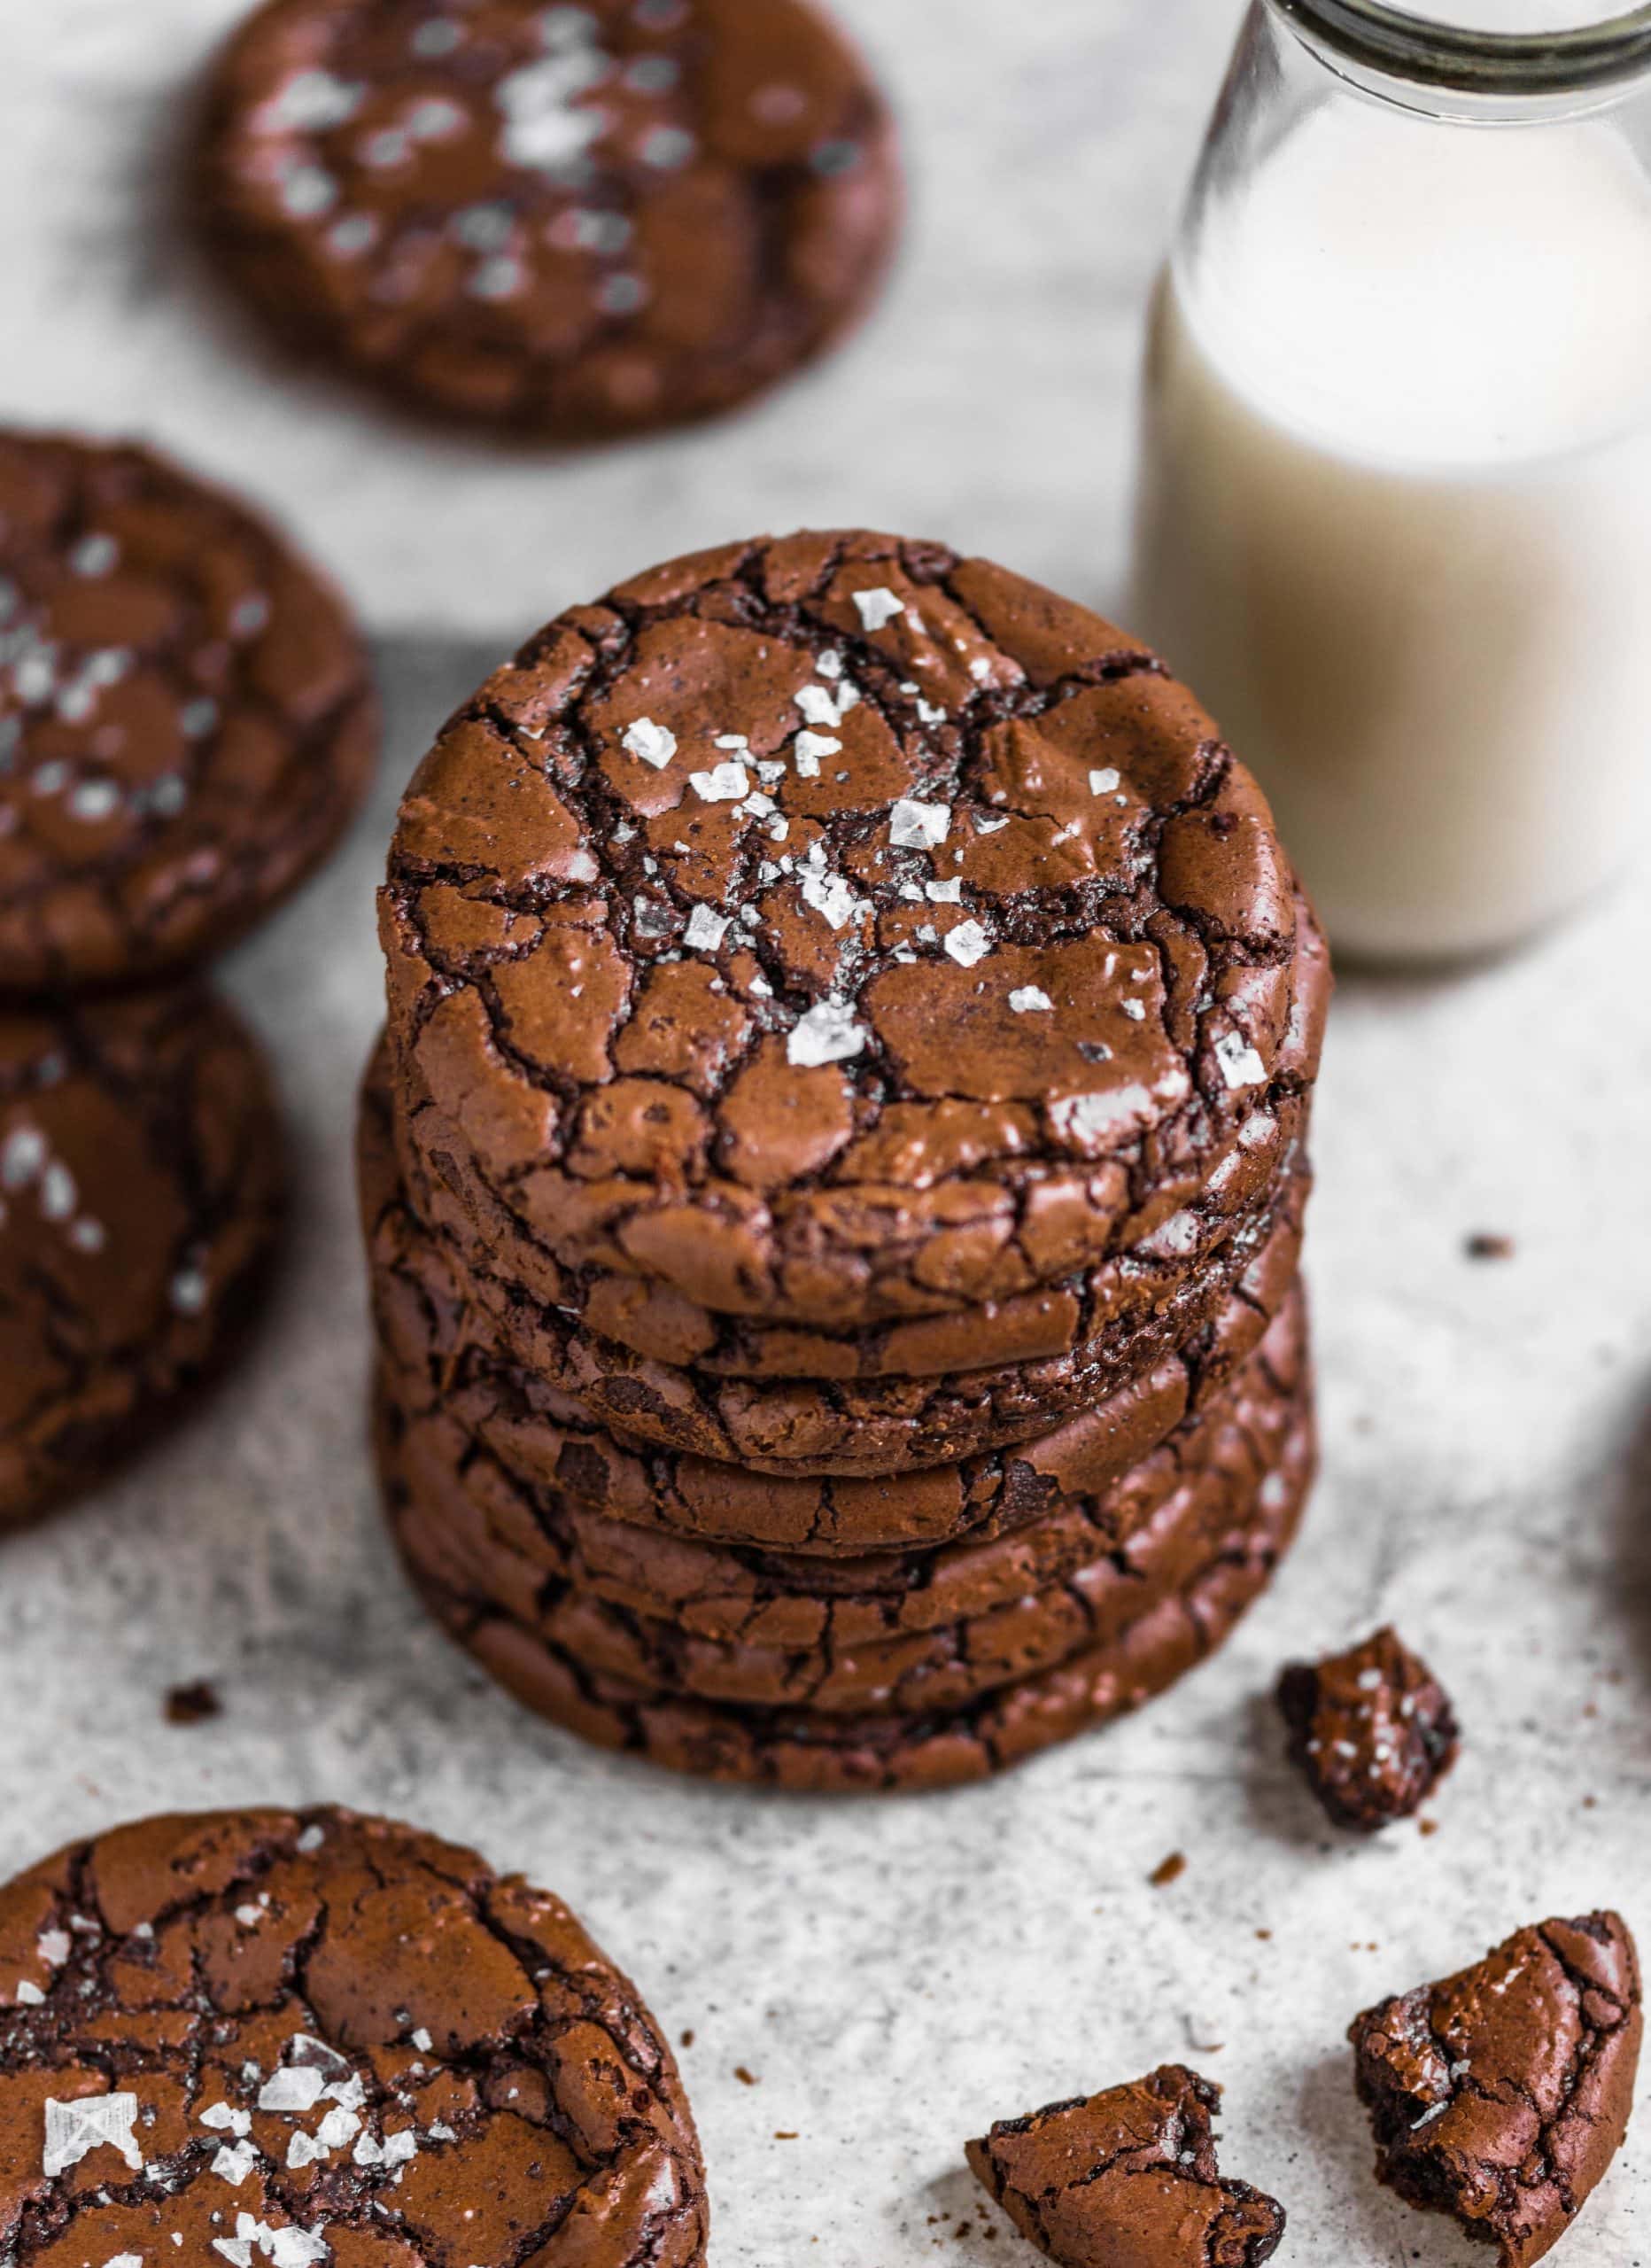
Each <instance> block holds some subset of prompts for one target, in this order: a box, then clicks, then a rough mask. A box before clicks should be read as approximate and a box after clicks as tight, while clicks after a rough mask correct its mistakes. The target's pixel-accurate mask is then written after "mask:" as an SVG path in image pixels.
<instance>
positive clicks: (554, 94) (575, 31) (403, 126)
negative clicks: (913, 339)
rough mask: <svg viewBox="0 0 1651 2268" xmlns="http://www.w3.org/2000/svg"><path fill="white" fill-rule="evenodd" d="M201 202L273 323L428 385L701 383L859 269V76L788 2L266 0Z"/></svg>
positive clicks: (876, 158)
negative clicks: (579, 3) (572, 3)
mask: <svg viewBox="0 0 1651 2268" xmlns="http://www.w3.org/2000/svg"><path fill="white" fill-rule="evenodd" d="M202 190H203V195H204V198H205V204H206V208H207V221H208V225H209V227H211V228H212V229H213V230H214V231H215V232H216V233H217V234H218V235H219V236H220V237H221V244H222V249H223V251H224V253H225V256H226V258H227V259H228V260H229V264H230V266H231V268H232V270H233V271H234V272H235V273H236V276H237V277H238V279H239V280H240V281H241V283H243V285H244V287H245V288H246V289H247V290H249V291H251V292H252V294H253V295H254V296H255V297H256V298H258V299H260V302H261V303H262V304H263V305H264V307H265V308H266V311H267V313H269V314H270V315H273V316H274V317H275V319H276V320H278V321H279V322H281V323H282V324H283V327H284V328H285V329H286V330H288V331H289V332H291V333H293V334H295V335H297V336H299V337H307V338H309V339H311V340H312V341H313V342H314V343H316V344H318V345H320V346H324V347H325V348H327V349H329V350H330V351H332V352H334V353H342V354H343V355H344V356H345V359H347V360H348V361H351V362H353V363H354V364H355V365H357V366H358V367H360V368H363V369H368V370H369V371H371V372H373V373H374V374H376V376H377V377H380V378H381V379H382V380H384V381H385V382H387V383H389V384H391V385H393V386H395V387H396V388H398V389H399V390H400V391H402V392H407V393H410V394H412V395H415V396H416V397H419V398H421V399H422V400H424V401H425V402H426V403H428V404H431V405H435V406H438V407H440V408H445V409H446V410H449V411H456V412H459V413H461V414H464V415H468V416H476V417H480V418H496V419H500V420H503V421H506V422H513V423H519V424H523V425H528V426H533V425H539V426H542V427H544V428H546V429H547V430H551V431H569V432H572V433H577V432H580V431H608V430H617V429H623V428H624V427H626V426H631V425H639V424H644V425H645V424H653V423H663V422H668V421H670V420H673V419H677V418H684V417H693V416H701V415H704V414H706V413H708V412H710V411H714V410H717V409H720V408H725V407H726V406H728V405H729V404H730V403H732V402H733V401H735V400H739V399H740V398H741V397H742V396H744V395H746V394H748V393H750V392H754V391H755V390H756V389H757V388H759V387H761V386H763V385H764V384H768V383H769V382H770V381H771V380H772V379H774V378H777V377H779V376H781V375H782V374H783V373H784V372H785V371H787V369H790V368H792V367H793V366H794V364H796V363H798V362H800V361H802V360H804V359H805V358H806V357H807V356H808V355H810V354H811V353H814V352H816V351H817V350H818V348H819V347H820V346H823V345H824V344H825V343H826V341H827V339H828V338H830V337H831V336H832V335H833V334H834V333H835V332H836V331H837V330H840V329H841V328H842V326H843V325H844V323H845V322H847V321H848V320H849V318H850V317H852V316H853V315H856V314H857V312H858V311H859V309H860V307H862V305H863V304H864V302H865V300H866V299H868V298H869V296H870V294H871V291H872V288H873V286H874V285H875V283H876V282H877V280H878V278H879V276H880V272H881V269H882V267H883V265H884V262H885V260H886V257H887V253H888V248H889V245H890V242H891V240H892V237H893V233H894V228H895V221H896V218H897V214H898V207H899V191H898V176H897V172H896V167H895V158H894V152H893V139H892V132H891V128H890V126H889V121H888V114H887V113H886V111H885V108H884V105H883V103H882V100H881V97H880V95H879V94H878V92H877V91H876V89H875V88H874V87H873V86H872V83H871V82H869V81H868V79H867V78H866V76H865V74H864V69H863V67H862V66H861V64H860V62H859V60H858V58H857V57H856V56H855V55H854V54H853V52H852V50H850V49H849V47H848V46H847V44H846V43H844V41H843V40H842V38H841V35H839V34H838V32H837V31H836V29H835V28H834V27H833V25H832V24H830V23H829V22H828V21H827V20H826V19H824V18H823V17H821V16H819V15H818V14H816V13H815V12H814V11H813V10H812V9H811V8H810V7H808V6H806V5H805V4H802V0H759V4H756V5H753V4H752V0H591V4H589V5H585V6H563V5H546V4H545V0H449V4H445V5H444V4H442V0H273V4H272V5H269V6H267V7H266V8H264V9H262V10H261V11H260V12H259V13H258V14H257V15H256V16H255V17H254V18H253V19H252V21H251V22H250V23H249V24H248V25H247V26H246V27H244V29H243V30H242V31H241V32H240V33H239V34H238V35H236V39H235V40H234V42H233V43H231V45H230V47H229V50H228V52H227V54H226V56H225V58H224V59H223V61H222V63H221V66H220V68H219V71H218V73H217V74H216V78H215V81H214V89H213V114H212V119H211V122H210V125H209V128H208V133H207V138H206V144H205V156H204V163H203V175H202Z"/></svg>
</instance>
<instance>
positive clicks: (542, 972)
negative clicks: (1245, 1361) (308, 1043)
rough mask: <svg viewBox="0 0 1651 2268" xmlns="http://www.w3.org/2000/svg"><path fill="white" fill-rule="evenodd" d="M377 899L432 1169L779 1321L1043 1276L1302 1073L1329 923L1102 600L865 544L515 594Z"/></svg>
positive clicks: (412, 1099)
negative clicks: (513, 640) (585, 587)
mask: <svg viewBox="0 0 1651 2268" xmlns="http://www.w3.org/2000/svg"><path fill="white" fill-rule="evenodd" d="M381 908H382V931H383V935H384V944H385V949H386V953H387V957H388V960H389V965H390V966H389V995H390V1027H389V1029H390V1038H391V1048H392V1052H393V1056H394V1060H395V1064H396V1072H397V1078H398V1083H399V1095H400V1101H401V1105H402V1108H403V1112H404V1117H405V1122H406V1133H407V1139H408V1140H409V1141H410V1142H411V1143H412V1144H413V1145H414V1146H415V1147H417V1148H418V1149H419V1150H420V1151H421V1153H422V1154H423V1155H424V1156H425V1158H426V1159H427V1161H428V1162H429V1163H430V1167H431V1169H432V1172H433V1174H434V1175H436V1176H438V1177H443V1178H445V1179H446V1181H447V1182H448V1184H449V1185H450V1186H451V1187H452V1188H453V1192H454V1193H455V1195H456V1196H457V1197H458V1198H459V1200H460V1201H461V1202H464V1201H465V1200H466V1198H467V1194H469V1193H473V1192H474V1190H475V1189H476V1187H477V1185H478V1184H479V1186H480V1187H481V1188H482V1189H484V1191H485V1192H487V1195H488V1197H489V1198H490V1199H492V1200H496V1201H497V1202H498V1203H499V1204H500V1205H501V1206H503V1207H504V1208H505V1209H506V1210H507V1211H508V1213H509V1214H510V1215H511V1216H514V1218H515V1220H516V1222H518V1223H520V1225H521V1229H522V1231H523V1235H524V1236H525V1238H527V1239H529V1240H531V1241H532V1242H534V1243H536V1244H538V1245H539V1246H540V1247H542V1248H543V1250H544V1252H545V1253H546V1254H549V1255H551V1256H552V1257H553V1258H554V1260H555V1261H556V1262H558V1263H559V1264H562V1265H564V1266H567V1267H570V1268H575V1269H582V1268H596V1269H600V1270H606V1271H610V1272H613V1273H616V1274H620V1275H630V1276H633V1277H639V1278H645V1279H647V1280H648V1281H649V1282H651V1283H653V1284H655V1285H664V1286H667V1287H668V1288H670V1290H672V1291H674V1292H676V1293H679V1294H681V1295H682V1296H683V1297H684V1298H685V1299H686V1300H688V1301H693V1302H694V1303H695V1304H696V1305H698V1306H699V1307H701V1308H704V1309H711V1310H714V1311H716V1312H718V1313H724V1314H731V1315H738V1316H747V1317H756V1318H759V1319H762V1320H764V1321H766V1322H768V1323H770V1324H773V1323H786V1322H789V1323H795V1324H803V1325H810V1326H817V1327H819V1328H822V1329H826V1330H833V1331H838V1332H841V1331H855V1330H859V1329H863V1328H864V1327H866V1326H868V1325H874V1324H881V1323H885V1322H888V1323H898V1322H900V1321H902V1320H903V1319H906V1318H910V1317H913V1316H922V1315H926V1314H934V1313H936V1312H944V1311H945V1310H947V1309H959V1308H967V1307H969V1306H971V1305H978V1304H980V1303H981V1302H984V1301H1002V1300H1008V1299H1012V1298H1015V1297H1017V1296H1018V1295H1020V1294H1023V1293H1027V1292H1034V1291H1037V1290H1039V1289H1042V1288H1045V1287H1048V1286H1050V1285H1058V1284H1060V1283H1061V1282H1062V1281H1063V1280H1065V1279H1066V1278H1070V1277H1072V1276H1073V1275H1074V1274H1075V1273H1076V1272H1077V1271H1079V1270H1083V1269H1085V1268H1088V1267H1090V1266H1093V1265H1095V1264H1097V1263H1098V1262H1104V1261H1105V1260H1107V1259H1110V1258H1112V1257H1114V1256H1116V1255H1118V1254H1122V1253H1125V1252H1128V1250H1130V1249H1131V1248H1132V1247H1136V1245H1138V1244H1141V1243H1143V1241H1144V1240H1146V1239H1149V1238H1150V1237H1151V1235H1152V1233H1153V1231H1155V1230H1157V1229H1159V1227H1161V1226H1162V1225H1163V1224H1164V1223H1167V1222H1169V1221H1170V1220H1172V1219H1173V1217H1174V1216H1175V1215H1177V1214H1178V1213H1180V1212H1181V1211H1182V1209H1183V1208H1184V1207H1185V1206H1186V1204H1187V1202H1188V1200H1189V1199H1190V1197H1191V1196H1193V1195H1194V1194H1195V1193H1197V1192H1198V1191H1199V1190H1201V1189H1202V1188H1204V1186H1205V1184H1206V1182H1207V1181H1208V1180H1209V1178H1210V1177H1211V1175H1212V1172H1213V1170H1218V1169H1219V1161H1221V1159H1222V1157H1223V1156H1224V1155H1225V1154H1226V1153H1227V1152H1228V1150H1229V1148H1230V1146H1231V1145H1232V1144H1233V1142H1234V1141H1235V1139H1236V1138H1237V1137H1238V1135H1239V1134H1240V1131H1241V1130H1242V1129H1243V1128H1244V1126H1245V1124H1246V1122H1248V1121H1250V1120H1251V1119H1252V1117H1253V1116H1254V1115H1256V1114H1257V1112H1258V1111H1259V1110H1260V1109H1261V1108H1262V1107H1263V1106H1264V1105H1266V1104H1267V1103H1268V1102H1269V1101H1276V1100H1277V1099H1279V1098H1280V1096H1281V1095H1282V1094H1283V1093H1286V1092H1293V1091H1299V1090H1300V1089H1301V1088H1302V1087H1304V1086H1306V1085H1307V1084H1310V1083H1311V1080H1312V1077H1313V1076H1314V1070H1315V1068H1316V1025H1317V1009H1316V1008H1315V1006H1314V1003H1315V1001H1316V1002H1317V1003H1318V1004H1319V1006H1322V984H1321V983H1314V982H1313V981H1310V980H1304V972H1306V970H1307V969H1308V968H1309V966H1310V965H1312V966H1316V965H1318V964H1322V941H1320V940H1319V939H1318V937H1317V935H1316V932H1315V931H1314V929H1313V928H1312V926H1311V923H1310V920H1308V919H1307V918H1306V915H1305V911H1304V909H1303V908H1302V905H1301V901H1300V899H1299V896H1298V889H1297V887H1296V884H1295V882H1294V879H1293V877H1292V875H1291V873H1290V870H1289V868H1288V866H1287V865H1286V863H1285V861H1284V859H1283V854H1282V852H1281V850H1280V849H1279V846H1278V843H1277V841H1276V837H1275V834H1274V832H1273V827H1272V822H1271V819H1270V815H1269V813H1268V812H1267V805H1266V803H1265V801H1264V800H1263V798H1262V797H1261V796H1260V791H1259V789H1257V788H1256V787H1255V786H1254V783H1253V782H1252V781H1251V780H1250V778H1249V775H1248V774H1247V773H1245V772H1244V770H1243V769H1242V767H1241V766H1240V765H1238V764H1237V763H1236V761H1235V760H1234V759H1233V758H1232V757H1231V756H1230V754H1229V751H1228V750H1226V749H1225V748H1224V746H1223V745H1222V744H1221V741H1220V739H1219V735H1218V734H1217V732H1216V729H1215V726H1213V723H1212V722H1211V720H1210V719H1209V718H1208V717H1206V716H1205V714H1204V712H1203V711H1201V710H1199V709H1198V706H1197V704H1196V703H1194V702H1193V700H1192V698H1191V696H1190V695H1189V694H1187V693H1186V692H1185V691H1184V689H1183V688H1182V687H1179V686H1177V685H1176V684H1175V683H1174V680H1171V679H1170V678H1169V677H1168V676H1167V674H1166V673H1165V672H1164V670H1163V667H1162V664H1160V663H1159V662H1158V661H1156V659H1155V658H1154V657H1153V656H1151V655H1150V654H1148V653H1147V652H1146V651H1145V650H1144V649H1142V648H1141V647H1139V646H1138V645H1137V644H1136V642H1135V641H1132V640H1130V639H1129V638H1128V636H1127V635H1126V634H1125V633H1122V632H1120V631H1118V630H1116V629H1114V628H1113V627H1112V625H1109V624H1107V623H1105V622H1103V621H1102V620H1100V618H1099V617H1097V616H1094V615H1092V614H1089V613H1088V612H1087V611H1085V610H1083V609H1081V608H1078V607H1075V606H1072V605H1070V604H1069V603H1067V602H1065V601H1063V600H1060V599H1058V598H1056V597H1054V596H1053V595H1051V594H1049V593H1048V592H1045V591H1042V590H1040V589H1038V588H1037V587H1036V586H1034V585H1031V584H1028V583H1026V582H1024V581H1022V580H1021V579H1019V578H1018V577H1015V576H1012V575H1009V574H1007V573H1005V572H1004V571H1003V570H1002V569H999V568H996V567H994V566H992V565H990V564H989V563H985V562H982V561H978V560H976V561H966V560H961V559H958V558H957V557H956V556H955V555H952V554H951V553H950V552H947V551H944V550H942V549H941V548H939V547H936V546H927V545H919V544H912V543H902V542H899V541H897V540H895V539H893V538H889V537H883V536H872V535H865V534H858V533H854V534H841V533H840V534H824V535H814V534H809V535H801V536H797V537H794V538H791V539H788V540H785V541H781V542H774V541H766V542H754V543H750V544H742V545H732V546H729V547H726V548H724V549H722V550H720V551H717V552H713V553H708V554H704V555H700V556H698V557H695V558H693V559H689V560H685V561H678V562H675V563H671V564H670V565H669V566H666V567H663V568H660V569H656V570H655V571H652V572H651V573H649V574H647V575H644V576H640V577H638V578H636V579H633V580H632V582H630V583H628V584H625V585H622V586H620V587H619V588H618V589H617V590H616V591H615V592H613V593H611V594H609V596H608V599H607V600H606V601H604V602H602V603H601V604H600V605H597V606H594V607H585V608H576V609H574V610H571V611H570V612H569V613H568V614H566V615H564V616H563V617H561V618H560V619H559V620H558V621H557V622H555V623H554V624H552V625H549V627H548V628H547V629H546V631H544V632H543V633H540V635H539V638H538V639H536V640H535V641H532V642H531V644H530V645H529V646H528V647H527V648H526V649H523V653H522V655H520V656H518V657H517V660H516V661H515V663H514V664H510V665H508V666H507V667H506V668H505V669H504V670H502V671H500V672H498V673H497V674H496V675H495V677H494V678H493V679H492V680H490V681H489V682H488V684H487V685H485V686H484V687H482V688H481V690H480V692H479V693H478V694H477V696H476V697H475V699H474V700H473V701H472V702H471V703H469V704H467V706H466V707H465V708H464V709H463V710H462V711H461V712H460V714H459V715H458V717H457V718H455V719H454V720H453V723H452V725H450V726H449V727H448V729H447V730H446V732H445V733H444V734H443V736H442V738H441V740H440V741H439V742H438V744H437V747H436V748H435V750H433V751H432V753H431V754H430V756H429V757H427V758H426V759H425V762H424V763H423V765H422V766H421V767H420V770H419V772H418V773H417V774H416V775H415V779H414V781H413V782H412V785H411V787H410V788H409V790H408V793H407V797H406V799H405V801H404V804H403V806H402V812H401V819H400V823H399V828H398V832H397V835H396V839H395V843H394V845H393V847H392V850H391V862H390V872H389V878H388V882H387V884H386V887H385V889H384V893H383V896H382V899H381ZM479 1224H480V1225H481V1226H482V1227H484V1228H486V1227H487V1226H488V1225H489V1224H488V1223H486V1222H485V1221H483V1222H481V1223H479Z"/></svg>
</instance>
